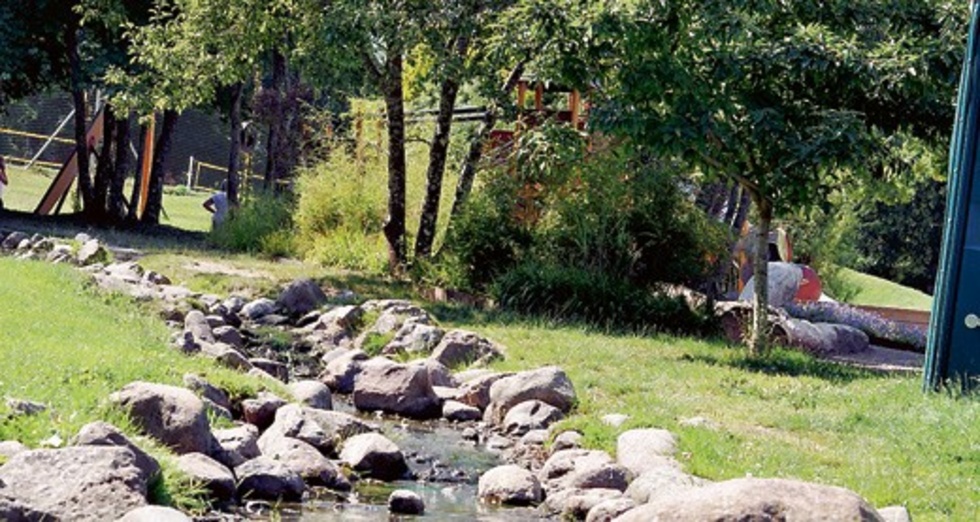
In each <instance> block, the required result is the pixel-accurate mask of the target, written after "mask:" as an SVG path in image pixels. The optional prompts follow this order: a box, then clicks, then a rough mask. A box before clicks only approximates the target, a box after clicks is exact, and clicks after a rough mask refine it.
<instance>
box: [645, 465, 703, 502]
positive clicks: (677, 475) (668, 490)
mask: <svg viewBox="0 0 980 522" xmlns="http://www.w3.org/2000/svg"><path fill="white" fill-rule="evenodd" d="M710 483H711V482H710V481H707V480H705V479H703V478H700V477H695V476H694V475H689V474H687V473H685V472H683V471H681V469H680V466H679V465H674V466H662V467H658V468H654V469H650V470H648V471H646V472H644V473H643V474H642V475H640V476H638V477H636V478H635V479H633V481H632V482H630V485H629V487H628V488H626V496H628V497H629V498H630V499H632V500H633V501H634V502H636V503H637V504H638V505H639V504H647V503H649V502H652V501H654V500H655V499H657V498H659V497H661V496H670V495H674V494H676V493H679V492H681V491H684V490H688V489H691V488H700V487H704V486H705V485H707V484H710Z"/></svg>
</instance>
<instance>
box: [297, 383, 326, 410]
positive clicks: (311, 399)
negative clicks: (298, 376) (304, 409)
mask: <svg viewBox="0 0 980 522" xmlns="http://www.w3.org/2000/svg"><path fill="white" fill-rule="evenodd" d="M289 391H290V392H291V393H292V394H293V398H294V399H296V400H297V401H299V402H300V403H301V404H303V405H305V406H309V407H310V408H316V409H320V410H331V409H333V395H332V394H331V393H330V388H328V387H327V385H325V384H323V383H322V382H320V381H297V382H294V383H291V384H290V385H289Z"/></svg>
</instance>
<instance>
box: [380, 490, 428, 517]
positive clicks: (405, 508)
mask: <svg viewBox="0 0 980 522" xmlns="http://www.w3.org/2000/svg"><path fill="white" fill-rule="evenodd" d="M388 511H390V512H392V513H397V514H399V515H421V514H424V513H425V501H423V500H422V497H420V496H419V495H418V493H415V492H414V491H409V490H407V489H396V490H395V491H392V492H391V495H389V496H388Z"/></svg>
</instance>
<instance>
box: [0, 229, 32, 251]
mask: <svg viewBox="0 0 980 522" xmlns="http://www.w3.org/2000/svg"><path fill="white" fill-rule="evenodd" d="M25 239H28V237H27V234H25V233H23V232H11V233H9V234H7V237H5V238H4V239H3V243H2V247H3V249H4V250H14V249H16V248H17V245H19V244H20V242H21V241H23V240H25Z"/></svg>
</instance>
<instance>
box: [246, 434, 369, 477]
mask: <svg viewBox="0 0 980 522" xmlns="http://www.w3.org/2000/svg"><path fill="white" fill-rule="evenodd" d="M267 435H268V434H267V433H266V434H263V435H262V437H260V438H259V449H260V450H262V455H263V456H264V457H269V458H271V459H273V460H275V461H277V462H281V463H283V464H285V465H286V467H287V468H289V469H291V470H292V471H294V472H296V473H297V474H298V475H299V476H300V477H302V478H303V480H304V481H306V482H307V483H308V484H311V485H314V486H323V487H326V488H330V489H337V490H342V491H347V490H349V489H350V488H351V485H350V482H348V481H347V478H346V477H344V475H343V474H342V473H341V472H340V468H338V467H337V465H336V464H334V463H333V462H330V460H328V459H327V458H326V457H324V456H323V455H322V454H321V453H320V452H319V451H317V449H316V448H314V447H313V446H311V445H309V444H307V443H306V442H303V441H301V440H299V439H294V438H290V437H281V436H273V437H267Z"/></svg>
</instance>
